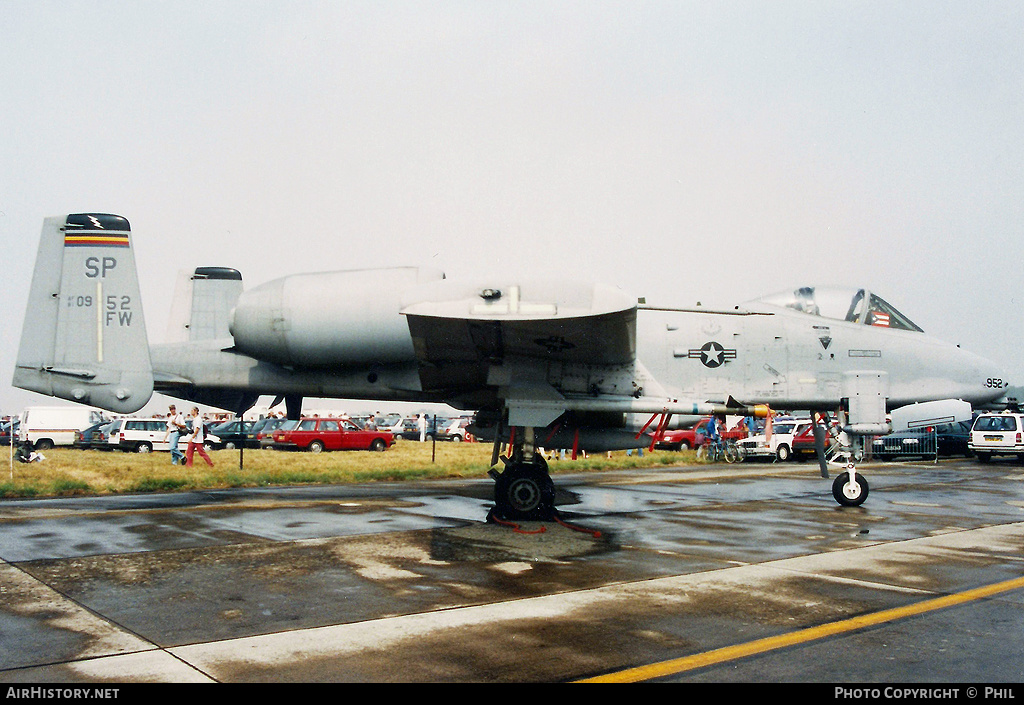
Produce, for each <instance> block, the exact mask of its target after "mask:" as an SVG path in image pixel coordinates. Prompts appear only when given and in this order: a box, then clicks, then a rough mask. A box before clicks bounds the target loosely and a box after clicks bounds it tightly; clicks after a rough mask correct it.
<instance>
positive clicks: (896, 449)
mask: <svg viewBox="0 0 1024 705" xmlns="http://www.w3.org/2000/svg"><path fill="white" fill-rule="evenodd" d="M970 436H971V424H970V422H967V421H961V422H958V423H944V424H937V425H935V426H926V427H923V428H912V429H908V430H906V431H900V432H898V433H890V434H889V435H887V436H879V437H878V438H875V440H874V441H873V442H872V444H871V455H872V457H874V458H876V459H878V460H891V459H893V458H897V457H907V456H936V457H937V456H940V455H941V456H950V455H964V456H970V455H972V453H971V450H970V449H969V448H968V447H967V444H968V441H969V440H970Z"/></svg>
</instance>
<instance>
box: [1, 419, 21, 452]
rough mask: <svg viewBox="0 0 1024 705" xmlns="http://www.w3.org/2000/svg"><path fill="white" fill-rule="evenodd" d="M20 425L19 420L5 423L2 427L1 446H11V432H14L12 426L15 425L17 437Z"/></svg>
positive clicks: (14, 429)
mask: <svg viewBox="0 0 1024 705" xmlns="http://www.w3.org/2000/svg"><path fill="white" fill-rule="evenodd" d="M18 425H19V422H18V421H8V422H7V423H5V424H4V425H3V428H0V446H9V445H11V433H12V429H11V427H12V426H13V427H14V428H13V434H14V436H15V437H17V435H18Z"/></svg>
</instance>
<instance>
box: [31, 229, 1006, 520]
mask: <svg viewBox="0 0 1024 705" xmlns="http://www.w3.org/2000/svg"><path fill="white" fill-rule="evenodd" d="M189 285H190V287H191V297H190V298H189V299H188V300H187V307H186V308H187V310H186V312H185V315H184V316H183V322H182V324H181V326H180V332H181V334H182V335H181V338H182V340H181V341H179V342H176V343H168V344H163V345H153V346H150V345H149V342H148V339H147V336H146V328H145V322H144V320H143V312H142V306H141V302H140V298H139V286H138V278H137V273H136V267H135V259H134V255H133V252H132V247H131V232H130V227H129V223H128V221H127V220H126V219H125V218H123V217H120V216H116V215H107V214H73V215H67V216H61V217H55V218H47V219H45V221H44V223H43V230H42V235H41V239H40V244H39V253H38V257H37V261H36V268H35V272H34V276H33V282H32V289H31V293H30V298H29V303H28V312H27V314H26V317H25V323H24V329H23V332H22V338H21V344H20V348H19V351H18V361H17V366H16V369H15V372H14V385H15V386H18V387H21V388H24V389H29V390H33V391H36V392H40V393H42V394H48V395H52V396H56V397H61V398H63V399H69V400H72V401H76V402H81V403H83V404H90V405H93V406H97V407H100V408H103V409H107V410H110V411H113V412H118V413H131V412H134V411H136V410H138V409H140V408H142V406H144V405H145V404H146V402H147V401H148V400H149V398H150V396H151V395H152V393H153V391H154V390H156V391H159V392H162V393H165V394H168V395H170V396H173V397H177V398H181V399H186V400H189V401H194V402H199V403H205V404H209V405H212V406H217V407H220V408H227V409H231V410H233V411H235V412H237V413H242V412H243V411H245V410H246V409H248V408H250V407H251V406H252V405H253V404H254V403H255V402H256V400H257V399H258V397H259V396H261V395H277V396H278V397H280V398H283V399H284V400H285V401H286V403H287V407H288V413H289V415H290V416H293V417H294V416H297V415H298V414H299V412H300V409H301V400H302V398H303V397H335V398H354V399H370V400H379V401H389V400H397V401H419V402H444V403H447V404H450V405H451V406H453V407H455V408H458V409H464V410H473V411H475V412H476V432H477V434H478V435H482V436H484V437H487V438H492V439H493V440H494V443H495V449H494V454H493V457H492V460H493V464H494V465H495V469H494V470H492V475H493V476H494V477H495V479H496V483H495V513H496V515H497V516H499V517H506V518H542V519H543V518H551V517H552V516H553V513H554V512H555V508H554V485H553V483H552V481H551V479H550V476H549V475H548V472H547V466H546V463H545V461H544V458H543V456H542V454H540V453H538V452H536V448H537V447H538V446H543V447H545V448H550V449H559V448H561V449H570V448H571V449H574V450H576V449H586V450H589V451H604V450H610V449H624V448H639V447H642V446H644V445H646V444H647V443H648V440H647V439H646V438H645V436H644V431H646V430H647V429H655V430H663V429H666V428H669V427H675V426H674V424H675V425H682V424H684V423H686V422H692V421H694V420H696V418H697V417H699V416H700V415H706V414H740V415H755V416H764V415H766V414H767V413H770V407H774V408H776V409H800V410H809V411H829V412H835V411H836V410H840V411H841V413H842V414H843V415H844V417H845V418H844V422H843V430H844V432H845V434H846V436H847V437H848V438H849V439H850V441H849V445H850V446H851V447H850V453H849V457H850V459H851V460H850V462H849V464H848V465H847V468H846V471H845V472H843V473H842V474H840V475H839V477H837V478H836V481H835V483H834V485H833V495H834V496H835V498H836V500H837V501H839V502H840V503H841V504H844V505H858V504H860V503H861V502H863V501H864V499H865V498H866V496H867V492H868V485H867V482H866V480H864V478H863V475H861V474H858V473H857V472H856V469H855V466H854V461H855V460H857V459H858V458H859V457H860V456H861V455H862V453H863V449H864V438H866V437H870V436H871V435H878V434H884V433H888V432H889V431H890V428H891V427H890V423H889V421H888V420H887V417H886V413H887V411H890V410H892V409H896V408H903V409H913V410H914V412H915V413H913V414H910V415H911V416H913V417H914V418H919V419H924V418H931V417H934V416H935V415H936V414H940V415H941V414H944V413H946V410H945V407H942V406H941V405H942V404H944V403H945V402H943V400H962V401H961V402H960V403H961V404H963V405H964V406H967V409H968V413H969V404H984V403H988V402H991V401H993V400H996V399H998V398H999V397H1000V396H1002V394H1003V390H1004V388H1005V387H1006V386H1008V383H1007V381H1006V380H1005V379H1004V377H1003V375H1002V374H1001V373H1000V372H999V371H997V369H996V366H995V365H994V364H993V363H991V362H989V361H987V360H985V359H982V358H981V357H978V356H976V355H973V354H971V353H968V352H966V351H963V350H961V349H959V348H958V347H956V346H953V345H949V344H947V343H943V342H940V341H938V340H936V339H934V338H931V337H929V336H927V335H925V334H924V333H923V332H922V331H921V329H920V328H918V327H917V326H916V325H915V324H914V323H912V322H911V321H910V320H909V319H908V318H906V317H905V316H903V315H902V314H901V313H900V312H899V311H897V310H896V309H895V308H894V307H892V306H891V305H890V304H889V303H888V302H886V301H884V300H883V299H881V298H879V297H878V296H876V295H875V294H874V293H872V292H869V291H867V290H864V289H856V290H849V291H842V290H832V289H828V290H826V289H821V288H817V289H814V288H809V287H808V288H801V289H797V290H794V291H791V292H787V293H786V294H782V295H777V296H770V297H765V298H763V299H760V300H758V301H754V302H751V303H749V304H746V305H744V306H737V307H736V308H734V309H731V310H718V311H715V310H707V309H704V308H702V307H700V306H697V307H691V308H673V307H666V306H661V305H655V304H647V303H646V302H643V301H639V302H638V300H637V299H635V298H631V297H629V296H628V295H626V294H625V293H624V292H622V291H621V290H619V289H617V288H613V287H611V286H607V285H604V284H592V283H582V282H576V281H570V280H562V279H560V280H557V281H531V280H524V279H515V278H509V279H508V280H501V281H499V280H494V279H488V280H486V281H481V282H460V281H453V280H449V279H446V278H445V277H444V275H443V274H442V273H441V272H438V271H435V270H431V269H422V268H386V269H367V270H355V271H342V272H321V273H316V274H303V275H295V276H289V277H284V278H282V279H278V280H276V281H272V282H269V283H267V284H263V285H261V286H257V287H255V288H253V289H250V290H248V291H243V288H242V278H241V275H240V274H239V273H238V272H237V271H236V270H233V269H227V268H218V267H200V268H198V269H196V270H195V274H194V275H193V276H192V278H191V281H190V282H189ZM367 291H373V292H374V295H373V296H372V297H367V296H365V294H364V293H365V292H367ZM964 402H966V403H967V404H964ZM936 404H938V405H940V406H935V405H936ZM502 443H508V447H509V453H508V457H506V458H501V459H500V460H501V461H504V467H503V469H502V470H501V471H500V472H499V471H498V470H497V467H498V465H499V448H500V444H502ZM823 443H824V441H823V440H822V441H821V444H822V445H823ZM822 474H823V475H824V476H826V477H827V476H828V473H827V469H826V466H825V464H824V461H823V460H822Z"/></svg>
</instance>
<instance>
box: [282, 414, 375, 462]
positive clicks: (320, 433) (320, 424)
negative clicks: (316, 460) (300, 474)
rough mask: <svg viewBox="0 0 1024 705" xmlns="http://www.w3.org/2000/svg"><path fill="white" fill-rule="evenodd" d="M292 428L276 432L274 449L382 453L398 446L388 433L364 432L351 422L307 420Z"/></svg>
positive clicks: (311, 418) (287, 427)
mask: <svg viewBox="0 0 1024 705" xmlns="http://www.w3.org/2000/svg"><path fill="white" fill-rule="evenodd" d="M289 426H290V424H286V426H285V427H283V428H281V429H278V430H277V431H274V447H275V448H278V449H281V450H308V451H310V452H312V453H320V452H322V451H325V450H375V451H382V450H386V449H388V448H390V447H391V446H392V445H394V443H395V437H394V435H393V434H392V433H390V432H389V431H370V430H366V429H362V428H359V427H358V426H357V425H356V424H354V423H352V422H351V421H349V420H348V419H335V418H318V417H307V418H303V419H300V420H299V421H298V423H297V424H295V426H294V427H291V428H289Z"/></svg>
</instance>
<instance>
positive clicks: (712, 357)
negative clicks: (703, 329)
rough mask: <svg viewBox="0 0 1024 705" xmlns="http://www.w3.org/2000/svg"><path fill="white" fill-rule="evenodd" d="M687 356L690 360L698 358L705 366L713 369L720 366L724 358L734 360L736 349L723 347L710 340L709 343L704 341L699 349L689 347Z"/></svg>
mask: <svg viewBox="0 0 1024 705" xmlns="http://www.w3.org/2000/svg"><path fill="white" fill-rule="evenodd" d="M687 357H689V358H690V359H691V360H692V359H699V360H700V361H701V364H703V365H704V366H705V367H710V368H712V369H713V368H715V367H720V366H721V365H722V363H724V362H725V361H726V360H735V359H736V349H735V348H731V349H729V348H724V347H722V346H721V345H719V344H718V343H716V342H714V341H711V342H710V343H704V345H702V346H701V347H700V348H699V349H691V350H690V351H689V355H687Z"/></svg>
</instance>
